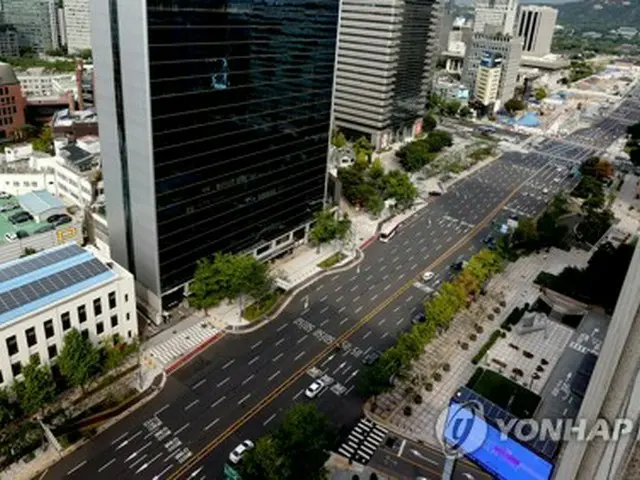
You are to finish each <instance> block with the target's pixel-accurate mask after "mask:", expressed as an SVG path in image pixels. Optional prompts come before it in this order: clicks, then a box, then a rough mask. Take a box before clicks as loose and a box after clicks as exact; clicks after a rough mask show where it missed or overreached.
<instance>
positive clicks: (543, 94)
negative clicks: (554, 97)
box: [534, 87, 547, 102]
mask: <svg viewBox="0 0 640 480" xmlns="http://www.w3.org/2000/svg"><path fill="white" fill-rule="evenodd" d="M534 97H535V99H536V100H538V101H539V102H540V101H542V100H544V99H545V98H547V90H546V89H545V88H543V87H540V88H538V89H537V90H536V93H535V94H534Z"/></svg>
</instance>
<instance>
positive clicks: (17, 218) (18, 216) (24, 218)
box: [9, 211, 33, 224]
mask: <svg viewBox="0 0 640 480" xmlns="http://www.w3.org/2000/svg"><path fill="white" fill-rule="evenodd" d="M31 220H33V216H32V215H31V214H30V213H28V212H25V211H21V212H18V213H14V214H13V215H11V216H10V217H9V221H10V222H11V223H13V224H16V223H25V222H29V221H31Z"/></svg>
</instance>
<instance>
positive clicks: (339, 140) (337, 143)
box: [331, 129, 347, 148]
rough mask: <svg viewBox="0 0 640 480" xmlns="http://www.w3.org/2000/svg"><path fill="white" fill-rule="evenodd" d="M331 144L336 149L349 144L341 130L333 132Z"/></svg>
mask: <svg viewBox="0 0 640 480" xmlns="http://www.w3.org/2000/svg"><path fill="white" fill-rule="evenodd" d="M331 144H332V145H333V146H334V147H336V148H342V147H344V146H345V145H346V144H347V139H346V138H345V136H344V134H343V133H342V132H341V131H340V130H337V129H334V130H333V131H332V132H331Z"/></svg>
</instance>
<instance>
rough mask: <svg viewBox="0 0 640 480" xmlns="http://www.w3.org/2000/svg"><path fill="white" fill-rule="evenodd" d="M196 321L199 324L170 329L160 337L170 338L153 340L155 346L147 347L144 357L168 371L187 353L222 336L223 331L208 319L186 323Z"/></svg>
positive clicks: (191, 319) (190, 319) (189, 320)
mask: <svg viewBox="0 0 640 480" xmlns="http://www.w3.org/2000/svg"><path fill="white" fill-rule="evenodd" d="M194 320H196V321H197V323H195V324H193V325H191V326H189V327H187V328H185V329H182V330H178V329H170V330H166V331H165V332H162V333H161V334H159V335H158V336H160V335H162V336H163V337H168V338H159V339H156V338H155V337H154V338H153V339H151V341H150V343H151V342H153V344H151V345H145V348H144V355H147V356H149V357H151V358H152V359H153V360H154V361H155V362H157V364H158V365H159V366H161V367H162V368H165V369H166V368H169V367H170V366H171V365H172V364H173V363H175V362H176V361H177V360H179V359H181V358H182V357H184V356H185V354H187V352H190V351H192V350H194V349H195V348H197V347H198V346H199V345H201V344H203V343H205V342H208V341H210V340H212V339H214V338H216V337H219V336H220V335H221V334H222V330H220V329H218V328H215V327H214V326H213V325H212V324H211V323H210V322H209V321H207V320H206V319H202V318H197V317H192V318H189V319H187V320H185V322H187V321H188V322H193V321H194ZM181 327H182V325H181ZM169 335H170V336H169Z"/></svg>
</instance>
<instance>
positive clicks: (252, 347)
mask: <svg viewBox="0 0 640 480" xmlns="http://www.w3.org/2000/svg"><path fill="white" fill-rule="evenodd" d="M260 345H262V340H259V341H257V342H256V343H254V344H253V345H251V350H253V349H254V348H258V347H259V346H260Z"/></svg>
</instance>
